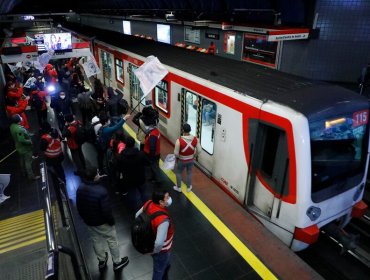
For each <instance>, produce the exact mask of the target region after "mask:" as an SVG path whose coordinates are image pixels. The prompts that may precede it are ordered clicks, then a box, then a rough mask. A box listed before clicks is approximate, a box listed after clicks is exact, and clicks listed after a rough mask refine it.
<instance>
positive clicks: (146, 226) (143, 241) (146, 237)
mask: <svg viewBox="0 0 370 280" xmlns="http://www.w3.org/2000/svg"><path fill="white" fill-rule="evenodd" d="M151 203H153V202H152V201H150V202H148V204H147V205H146V206H145V208H144V209H143V212H142V213H141V214H140V215H139V216H137V217H136V218H135V220H134V222H133V223H132V225H131V241H132V245H134V247H135V249H136V250H137V251H139V252H140V253H142V254H146V253H151V252H153V249H154V241H155V238H156V237H155V233H154V232H153V228H152V223H151V222H152V220H153V219H154V218H156V217H158V216H161V215H166V216H167V217H168V214H167V213H166V212H163V211H157V212H155V213H153V214H152V215H148V213H147V211H148V208H149V205H150V204H151Z"/></svg>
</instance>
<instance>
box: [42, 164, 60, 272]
mask: <svg viewBox="0 0 370 280" xmlns="http://www.w3.org/2000/svg"><path fill="white" fill-rule="evenodd" d="M40 174H41V184H42V185H41V189H42V192H43V195H44V200H43V201H44V220H45V233H46V245H47V249H48V253H49V257H48V268H47V272H46V276H45V279H58V248H57V246H56V242H55V229H54V223H53V219H52V210H51V203H50V192H49V187H48V186H49V184H48V174H47V170H46V164H45V162H41V163H40Z"/></svg>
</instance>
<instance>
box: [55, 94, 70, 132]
mask: <svg viewBox="0 0 370 280" xmlns="http://www.w3.org/2000/svg"><path fill="white" fill-rule="evenodd" d="M50 106H51V108H53V109H54V113H55V116H56V117H57V120H58V127H59V130H60V131H61V132H62V131H63V129H64V126H65V121H64V117H65V116H68V115H71V114H72V107H71V106H72V102H71V100H70V99H69V98H68V97H67V96H66V93H65V92H64V91H61V92H59V96H58V97H53V98H52V99H51V104H50Z"/></svg>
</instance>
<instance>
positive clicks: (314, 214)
mask: <svg viewBox="0 0 370 280" xmlns="http://www.w3.org/2000/svg"><path fill="white" fill-rule="evenodd" d="M306 215H307V216H308V217H309V218H310V220H311V221H315V220H317V219H318V218H319V217H320V215H321V209H320V208H319V207H315V206H310V208H308V209H307V211H306Z"/></svg>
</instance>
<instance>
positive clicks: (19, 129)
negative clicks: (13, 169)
mask: <svg viewBox="0 0 370 280" xmlns="http://www.w3.org/2000/svg"><path fill="white" fill-rule="evenodd" d="M11 122H12V124H11V125H10V133H11V135H12V137H13V139H14V142H15V149H16V151H17V152H18V155H19V166H20V169H21V172H25V174H24V176H27V178H28V179H29V180H37V179H39V178H40V176H35V174H34V172H33V170H32V153H33V147H32V139H31V136H30V134H29V133H28V131H27V129H25V128H24V127H23V126H22V125H21V123H22V117H21V116H20V115H19V114H15V115H13V116H12V117H11Z"/></svg>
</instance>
